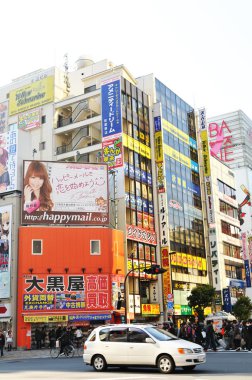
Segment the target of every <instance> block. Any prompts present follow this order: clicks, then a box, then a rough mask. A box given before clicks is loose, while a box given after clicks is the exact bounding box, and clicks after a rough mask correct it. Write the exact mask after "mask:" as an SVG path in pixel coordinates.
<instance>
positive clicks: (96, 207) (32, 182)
mask: <svg viewBox="0 0 252 380" xmlns="http://www.w3.org/2000/svg"><path fill="white" fill-rule="evenodd" d="M23 176H24V181H23V207H22V224H42V225H43V224H52V225H57V224H59V225H107V224H109V202H108V167H107V165H106V164H82V163H72V162H48V161H24V164H23Z"/></svg>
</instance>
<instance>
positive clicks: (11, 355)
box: [0, 348, 50, 362]
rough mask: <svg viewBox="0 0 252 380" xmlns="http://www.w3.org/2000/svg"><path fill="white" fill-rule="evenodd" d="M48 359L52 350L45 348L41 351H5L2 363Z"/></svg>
mask: <svg viewBox="0 0 252 380" xmlns="http://www.w3.org/2000/svg"><path fill="white" fill-rule="evenodd" d="M48 357H50V349H48V348H43V349H41V350H12V351H7V350H4V356H2V357H1V356H0V362H1V361H3V360H19V359H33V358H48Z"/></svg>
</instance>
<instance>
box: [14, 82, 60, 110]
mask: <svg viewBox="0 0 252 380" xmlns="http://www.w3.org/2000/svg"><path fill="white" fill-rule="evenodd" d="M53 87H54V77H53V76H50V77H48V78H44V79H41V80H38V81H37V82H34V83H31V84H28V85H26V86H24V87H21V88H18V89H17V90H13V91H11V92H10V97H9V115H10V116H12V115H15V114H16V113H20V112H24V111H27V110H30V109H32V108H37V107H39V106H42V105H43V104H46V103H50V102H53V100H54V91H53Z"/></svg>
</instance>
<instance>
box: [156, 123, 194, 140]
mask: <svg viewBox="0 0 252 380" xmlns="http://www.w3.org/2000/svg"><path fill="white" fill-rule="evenodd" d="M162 125H163V127H164V129H166V131H167V132H170V133H172V134H173V135H174V136H176V137H178V138H179V139H180V140H182V141H184V142H185V143H186V144H188V145H189V136H188V135H187V134H186V133H185V132H183V131H181V130H180V129H178V128H177V127H175V126H174V125H173V124H171V123H169V121H167V120H165V119H162Z"/></svg>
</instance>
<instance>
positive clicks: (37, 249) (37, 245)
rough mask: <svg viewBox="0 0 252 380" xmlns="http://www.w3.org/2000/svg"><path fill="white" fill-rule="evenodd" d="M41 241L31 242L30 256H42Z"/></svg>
mask: <svg viewBox="0 0 252 380" xmlns="http://www.w3.org/2000/svg"><path fill="white" fill-rule="evenodd" d="M42 242H43V241H42V240H32V254H33V255H42V247H43V244H42Z"/></svg>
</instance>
